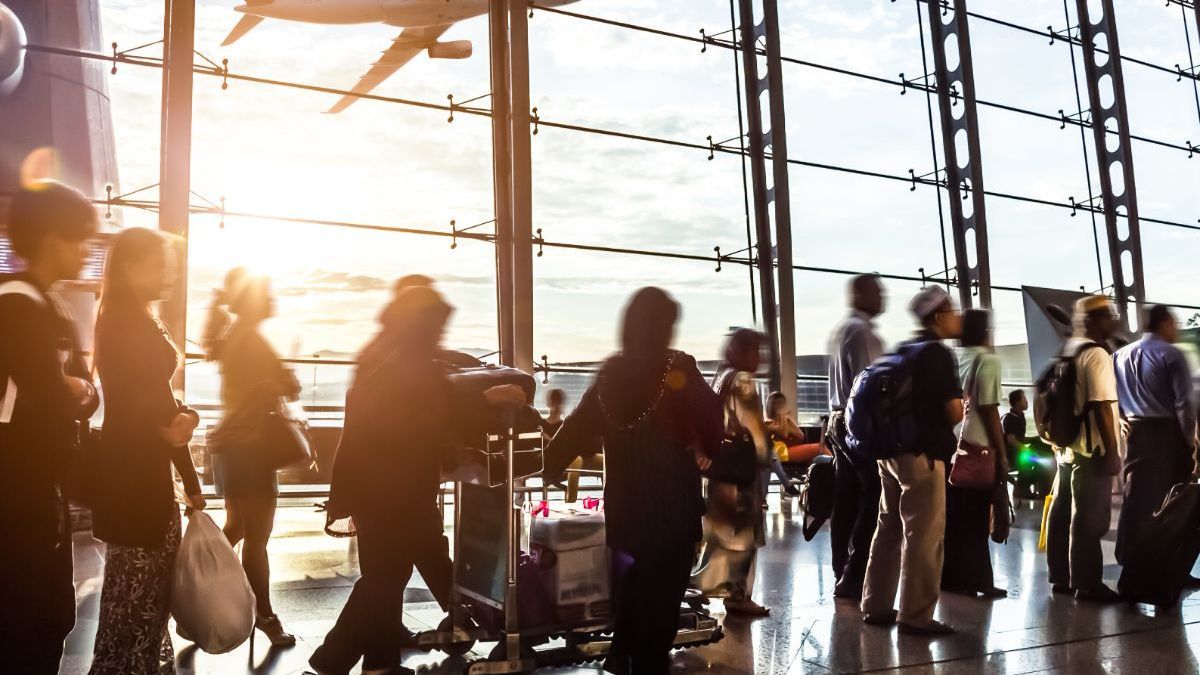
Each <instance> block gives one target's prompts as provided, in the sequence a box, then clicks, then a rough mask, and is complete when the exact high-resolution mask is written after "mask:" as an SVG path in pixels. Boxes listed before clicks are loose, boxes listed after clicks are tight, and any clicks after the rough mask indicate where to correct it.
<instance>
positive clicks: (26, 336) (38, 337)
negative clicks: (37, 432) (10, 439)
mask: <svg viewBox="0 0 1200 675" xmlns="http://www.w3.org/2000/svg"><path fill="white" fill-rule="evenodd" d="M0 308H2V309H0V315H2V316H4V321H5V328H4V330H0V353H2V354H5V355H8V356H9V359H8V360H9V377H10V378H11V379H12V381H13V383H14V384H16V387H17V391H18V392H19V393H18V395H19V396H20V397H21V398H22V399H24V400H25V401H28V402H31V403H32V404H33V405H34V406H36V410H37V411H38V414H39V416H44V417H53V418H57V421H60V422H69V421H71V420H73V419H74V417H75V415H76V414H77V412H78V410H79V408H81V407H82V406H81V404H82V403H83V401H82V400H80V398H79V397H77V396H75V395H74V394H73V393H72V387H71V383H70V382H68V380H67V377H66V375H65V374H64V373H63V365H62V363H61V362H60V361H59V357H58V334H57V333H56V331H55V330H54V328H55V327H54V323H53V322H52V321H51V320H50V317H49V316H48V313H47V312H46V311H45V310H44V309H43V308H41V307H39V306H38V305H37V304H36V303H35V302H34V301H33V300H31V299H29V298H25V297H21V296H6V297H5V298H4V299H3V300H0ZM10 321H11V323H9V322H10Z"/></svg>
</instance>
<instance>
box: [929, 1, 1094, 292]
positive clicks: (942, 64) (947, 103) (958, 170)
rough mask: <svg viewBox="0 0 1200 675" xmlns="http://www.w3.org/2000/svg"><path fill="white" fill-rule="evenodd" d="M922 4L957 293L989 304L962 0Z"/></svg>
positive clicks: (976, 137) (975, 123)
mask: <svg viewBox="0 0 1200 675" xmlns="http://www.w3.org/2000/svg"><path fill="white" fill-rule="evenodd" d="M1084 1H1085V2H1086V0H1084ZM925 5H926V8H927V9H928V14H927V18H928V20H929V34H930V38H931V41H932V44H933V62H934V77H935V87H936V89H937V97H938V108H939V111H940V113H941V120H942V151H943V153H944V155H945V165H946V189H947V192H948V193H949V201H950V221H951V226H952V228H953V232H954V260H955V267H956V269H957V271H958V296H959V300H960V302H961V303H962V307H963V308H964V309H966V308H968V307H972V306H974V293H975V292H976V291H977V292H978V293H979V305H980V306H981V307H984V308H990V307H991V306H992V273H991V267H990V265H989V262H988V236H987V218H986V217H985V212H984V195H983V162H982V159H981V157H980V149H979V116H978V113H977V111H976V108H975V69H974V66H973V64H972V60H971V35H970V30H969V28H968V19H967V1H966V0H954V2H953V3H952V4H951V5H948V6H947V5H943V4H942V3H940V2H926V3H925ZM947 19H948V20H947ZM951 54H953V56H954V57H956V60H957V61H958V65H957V66H955V67H954V68H951V67H950V65H949V58H948V57H949V56H950V55H951ZM960 135H961V136H962V137H963V139H962V140H964V141H965V142H966V148H964V149H965V151H966V154H967V156H966V157H960V156H959V154H960V153H959V149H960V148H959V146H958V141H959V137H960Z"/></svg>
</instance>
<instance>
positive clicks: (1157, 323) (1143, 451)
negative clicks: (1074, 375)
mask: <svg viewBox="0 0 1200 675" xmlns="http://www.w3.org/2000/svg"><path fill="white" fill-rule="evenodd" d="M1145 326H1146V334H1145V336H1144V337H1142V339H1141V340H1138V341H1137V342H1134V343H1133V344H1130V345H1128V346H1126V347H1125V348H1123V349H1121V350H1120V351H1118V352H1117V353H1116V354H1115V355H1114V356H1113V361H1114V366H1115V369H1116V374H1117V398H1118V401H1119V402H1120V405H1121V417H1122V419H1123V420H1124V421H1125V422H1126V424H1127V425H1128V430H1129V437H1128V441H1127V449H1126V452H1125V464H1124V467H1123V470H1124V473H1125V503H1124V505H1123V506H1122V507H1121V516H1120V519H1119V520H1118V524H1117V561H1118V562H1122V563H1124V561H1125V558H1126V556H1127V555H1128V554H1129V553H1130V552H1131V551H1133V550H1134V548H1135V547H1136V546H1137V533H1138V532H1139V531H1140V530H1141V529H1142V528H1143V527H1145V525H1146V523H1147V521H1148V520H1149V519H1150V517H1151V515H1153V513H1154V512H1155V511H1156V510H1158V508H1159V507H1160V506H1162V503H1163V499H1164V498H1166V496H1167V493H1168V492H1169V491H1170V490H1171V488H1172V487H1173V486H1174V485H1175V484H1177V483H1186V482H1188V480H1189V479H1190V478H1191V477H1192V475H1193V474H1194V472H1195V468H1196V464H1195V452H1196V411H1195V409H1194V408H1193V407H1192V402H1191V393H1192V392H1191V389H1192V383H1191V374H1190V373H1189V372H1188V365H1187V360H1186V359H1185V358H1184V356H1183V353H1182V352H1180V351H1179V350H1178V349H1176V348H1175V346H1174V345H1173V344H1172V343H1174V342H1175V340H1176V339H1178V337H1179V324H1178V322H1177V321H1176V320H1175V317H1174V316H1173V315H1172V314H1171V310H1170V309H1168V308H1167V307H1166V306H1164V305H1155V306H1154V307H1153V308H1151V310H1150V312H1149V313H1148V315H1147V318H1146V323H1145Z"/></svg>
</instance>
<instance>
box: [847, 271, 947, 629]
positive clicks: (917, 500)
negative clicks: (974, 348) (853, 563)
mask: <svg viewBox="0 0 1200 675" xmlns="http://www.w3.org/2000/svg"><path fill="white" fill-rule="evenodd" d="M909 310H910V311H911V312H912V313H913V316H915V317H916V319H917V321H919V322H920V323H921V330H920V332H919V333H918V334H917V337H916V338H915V339H914V340H913V341H911V342H909V343H906V345H904V346H903V347H902V348H901V353H903V354H905V355H906V358H911V359H912V366H911V369H910V372H911V373H912V411H913V417H914V419H915V421H916V423H917V430H918V442H917V445H916V447H917V448H919V450H918V451H917V452H915V453H914V454H907V453H901V454H900V455H898V456H897V457H894V458H892V459H885V460H880V461H879V475H880V479H881V482H882V484H883V497H882V499H880V503H879V523H878V526H877V527H876V529H875V538H874V539H873V540H872V542H871V557H870V560H869V561H868V562H867V577H866V583H865V585H864V589H863V599H862V611H863V613H864V614H865V615H866V616H865V617H863V621H864V622H865V623H867V624H870V625H876V626H887V625H891V624H892V623H896V622H897V621H898V622H899V624H900V632H902V633H907V634H911V635H930V636H932V635H945V634H948V633H953V632H954V629H953V628H950V627H949V626H947V625H945V624H943V623H940V622H938V621H935V620H934V619H933V612H934V609H935V608H936V607H937V601H938V594H939V590H940V586H941V578H942V559H943V548H942V546H943V541H944V537H945V533H946V463H947V462H948V461H949V460H950V458H951V457H952V456H953V455H954V450H955V444H956V439H955V437H954V427H955V425H957V424H958V423H959V422H961V421H962V418H963V403H962V398H963V392H962V386H961V384H960V383H959V379H958V361H957V359H955V357H954V353H953V352H952V351H950V349H949V348H948V347H946V345H945V344H943V341H944V340H948V339H953V338H957V337H958V336H959V334H960V333H961V332H962V316H961V315H960V314H959V313H958V310H957V309H956V308H955V306H954V302H953V301H952V300H951V299H950V295H949V294H948V293H947V292H946V291H945V289H943V288H941V287H940V286H929V287H927V288H923V289H921V291H920V292H919V293H917V295H916V297H914V298H913V299H912V302H911V303H910V304H909ZM897 586H899V591H900V611H899V612H897V611H896V610H895V608H894V607H895V600H896V591H897Z"/></svg>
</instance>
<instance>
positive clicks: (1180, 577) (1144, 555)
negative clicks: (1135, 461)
mask: <svg viewBox="0 0 1200 675" xmlns="http://www.w3.org/2000/svg"><path fill="white" fill-rule="evenodd" d="M1197 556H1200V485H1197V484H1196V483H1180V484H1179V485H1176V486H1175V487H1173V488H1171V492H1170V493H1168V494H1167V498H1166V499H1165V500H1163V504H1162V507H1160V508H1159V509H1158V511H1156V512H1155V513H1154V515H1153V516H1152V517H1151V518H1150V522H1148V523H1146V525H1145V527H1144V528H1143V529H1142V531H1141V532H1140V533H1139V534H1138V545H1137V546H1136V547H1134V551H1133V552H1132V553H1131V554H1130V555H1129V558H1130V559H1128V560H1126V561H1125V566H1124V568H1123V569H1122V570H1121V579H1120V581H1119V582H1118V584H1117V590H1118V591H1119V592H1120V593H1121V596H1122V597H1123V598H1124V599H1125V600H1128V601H1129V602H1141V603H1146V604H1150V605H1158V606H1160V607H1173V606H1175V605H1176V604H1178V603H1179V595H1180V593H1182V592H1183V588H1184V586H1185V585H1186V584H1187V581H1188V577H1190V576H1191V573H1192V567H1193V566H1194V565H1195V564H1196V558H1197Z"/></svg>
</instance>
